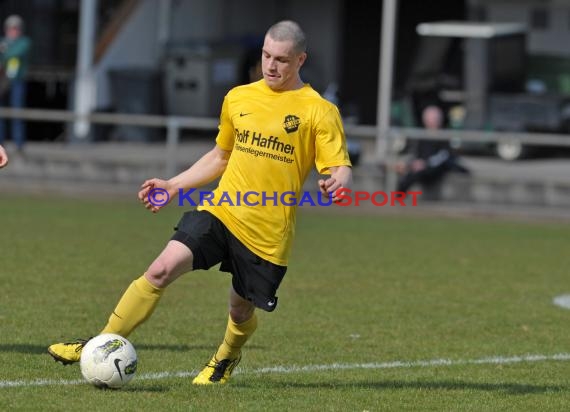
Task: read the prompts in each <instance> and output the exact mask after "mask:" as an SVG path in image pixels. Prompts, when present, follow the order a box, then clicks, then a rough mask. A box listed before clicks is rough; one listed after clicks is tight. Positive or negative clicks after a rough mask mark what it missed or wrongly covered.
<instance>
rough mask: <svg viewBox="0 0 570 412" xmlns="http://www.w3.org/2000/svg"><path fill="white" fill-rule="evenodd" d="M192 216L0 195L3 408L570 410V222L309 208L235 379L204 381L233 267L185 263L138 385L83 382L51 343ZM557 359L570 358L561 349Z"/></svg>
mask: <svg viewBox="0 0 570 412" xmlns="http://www.w3.org/2000/svg"><path fill="white" fill-rule="evenodd" d="M181 212H182V210H181V208H179V207H176V206H173V207H171V208H170V209H166V210H164V211H163V212H161V213H160V214H158V215H152V214H150V213H148V212H147V211H146V210H144V209H143V208H142V207H141V206H140V205H139V204H138V203H136V202H135V201H133V202H128V201H114V202H112V201H110V200H99V201H91V200H72V199H67V200H57V199H55V198H51V199H43V198H40V197H7V196H5V195H4V196H3V197H2V199H0V219H1V225H0V247H1V254H2V258H1V261H0V276H1V277H0V278H1V286H2V287H1V301H0V325H1V326H0V410H2V411H40V410H41V411H62V410H90V411H111V410H121V411H210V410H211V411H214V410H216V411H217V410H228V411H267V410H272V411H281V410H287V411H365V410H366V411H379V410H387V411H403V410H406V411H409V410H417V411H539V410H540V411H562V410H568V405H569V404H570V383H569V377H570V311H568V310H565V309H562V308H560V307H557V306H555V305H553V303H552V300H553V298H554V297H555V296H558V295H562V294H565V293H570V276H569V274H570V273H569V269H568V268H569V267H570V252H569V251H570V226H569V225H561V224H558V225H557V224H553V223H549V224H546V223H537V222H534V223H522V222H502V221H497V220H483V219H477V220H472V221H469V220H462V219H457V218H454V219H446V218H440V217H437V218H436V217H418V216H416V217H414V216H403V215H400V216H390V215H386V214H383V215H382V214H378V215H376V216H372V215H370V214H369V215H357V214H354V213H349V212H348V211H346V210H340V209H339V212H340V213H338V214H335V213H325V214H317V213H314V212H311V213H309V212H306V211H302V213H301V214H300V216H299V221H298V229H297V240H296V243H295V247H294V251H293V256H292V259H291V264H290V266H289V271H288V273H287V276H286V277H285V280H284V282H283V284H282V287H281V289H280V291H279V293H278V295H279V299H280V303H279V307H278V309H277V310H276V311H275V312H274V313H272V314H267V313H259V317H260V324H259V329H258V331H257V332H256V334H255V335H254V337H253V338H252V340H251V341H250V342H249V343H248V345H247V346H246V348H245V350H244V358H243V360H242V363H241V364H240V366H239V367H238V369H237V372H236V373H235V375H234V377H233V378H232V381H231V383H230V384H228V385H226V386H221V387H206V388H204V387H193V386H192V385H191V383H190V382H191V376H192V375H193V374H195V373H196V371H197V370H198V369H199V368H201V366H202V365H203V364H204V363H205V362H206V361H207V360H208V359H209V357H210V356H211V354H212V353H213V351H214V350H215V348H216V347H217V345H218V343H219V341H220V339H221V338H222V335H223V331H224V327H225V323H226V318H227V294H228V287H229V276H228V275H226V274H221V273H219V272H217V271H216V270H210V271H199V272H195V273H190V274H188V275H186V276H185V277H183V278H181V279H179V280H178V281H177V282H176V283H174V284H173V285H172V286H171V287H170V288H169V290H168V291H167V292H166V294H165V296H164V299H163V301H162V302H161V304H160V305H159V307H158V309H157V311H156V312H155V314H154V316H153V317H152V318H151V319H150V320H149V321H148V322H147V323H146V324H144V325H143V326H142V327H140V328H139V329H138V330H137V331H136V332H135V333H134V334H133V335H131V336H130V340H131V342H133V344H134V345H135V347H136V348H137V351H138V356H139V370H138V372H137V376H135V379H134V380H133V381H132V382H131V383H130V384H129V385H128V386H127V387H125V388H123V389H122V390H117V391H111V390H106V391H105V390H98V389H96V388H94V387H91V386H90V385H87V384H85V383H82V381H81V375H80V372H79V368H78V366H77V365H73V366H67V367H63V366H61V365H60V364H56V363H55V362H53V360H52V359H51V358H50V357H49V356H48V355H47V353H46V347H47V346H48V345H49V344H50V343H53V342H56V341H60V340H70V339H74V338H77V337H86V336H90V335H92V334H94V333H96V332H98V331H99V330H100V328H101V327H102V326H103V325H104V324H105V322H106V319H107V316H108V315H109V313H110V311H111V310H112V309H113V307H114V305H115V303H116V301H117V299H118V298H119V296H120V295H121V294H122V292H123V290H124V289H125V288H126V287H127V285H128V284H129V283H130V282H131V281H132V279H134V278H135V277H138V276H139V275H140V274H141V273H142V272H143V270H145V269H146V266H147V265H148V264H149V263H150V262H151V260H152V259H153V258H154V257H155V256H156V254H157V253H158V252H159V251H160V250H161V249H162V247H163V245H164V244H165V242H166V240H167V239H168V238H169V237H170V235H171V233H172V227H173V226H174V225H175V224H176V222H177V221H178V218H179V216H180V214H181ZM557 355H559V356H557Z"/></svg>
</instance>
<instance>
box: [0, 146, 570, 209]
mask: <svg viewBox="0 0 570 412" xmlns="http://www.w3.org/2000/svg"><path fill="white" fill-rule="evenodd" d="M212 145H213V141H212V140H211V139H201V140H196V141H192V142H188V143H183V144H181V145H180V147H179V149H178V150H177V151H176V159H175V160H176V170H177V171H182V170H184V169H185V168H187V167H188V166H189V165H191V164H192V163H194V162H195V161H196V160H197V159H199V158H200V157H201V156H202V155H203V154H204V153H206V152H207V151H208V150H209V149H210V148H211V147H212ZM8 150H9V153H10V155H11V156H10V164H9V165H8V167H6V168H4V169H2V171H0V193H1V192H8V191H10V192H51V193H54V192H55V193H79V194H81V193H85V194H87V193H100V194H103V193H106V194H112V195H128V196H133V193H136V191H137V190H138V187H139V185H140V184H141V183H142V182H143V181H144V180H145V179H148V178H150V177H162V178H166V177H168V176H166V175H165V170H166V160H167V159H166V149H165V146H164V144H134V143H105V144H92V145H78V144H76V145H70V144H56V143H30V144H29V145H28V146H27V147H26V152H25V155H23V156H19V155H17V154H16V153H14V152H13V151H12V150H11V147H10V146H8ZM465 164H466V166H468V167H469V169H470V170H471V175H469V176H465V175H461V174H449V175H448V176H447V177H446V179H445V180H444V181H443V183H442V184H441V186H440V187H438V188H435V189H434V188H432V189H425V188H419V187H417V188H414V190H422V191H423V192H424V193H423V195H422V198H421V199H420V200H422V201H434V200H435V201H441V202H447V203H450V202H457V203H462V204H491V205H492V204H496V205H503V206H505V205H521V206H536V207H555V208H561V207H562V208H564V207H568V206H569V205H570V162H568V161H567V160H566V159H550V161H547V160H545V161H541V162H537V161H535V162H527V163H516V164H508V163H505V162H503V161H500V160H498V159H488V158H482V159H478V158H466V159H465ZM317 179H318V175H317V174H316V173H313V175H312V176H311V177H310V179H309V180H308V181H307V183H306V186H305V189H306V190H315V188H316V180H317ZM384 181H385V179H384V175H383V172H382V170H381V169H380V168H378V167H377V166H375V165H374V164H373V163H372V162H370V161H367V162H365V163H363V164H360V165H358V166H357V167H355V168H354V186H353V190H355V191H356V190H362V191H368V192H374V191H383V190H385V186H384Z"/></svg>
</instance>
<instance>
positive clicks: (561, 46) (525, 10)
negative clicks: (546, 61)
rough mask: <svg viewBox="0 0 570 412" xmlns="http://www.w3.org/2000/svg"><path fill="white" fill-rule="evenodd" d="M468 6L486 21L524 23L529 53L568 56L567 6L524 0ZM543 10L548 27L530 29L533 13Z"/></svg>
mask: <svg viewBox="0 0 570 412" xmlns="http://www.w3.org/2000/svg"><path fill="white" fill-rule="evenodd" d="M471 5H472V6H476V7H479V8H481V9H482V10H483V17H484V20H485V21H493V22H517V23H524V24H526V25H527V27H528V29H529V36H528V52H529V53H530V54H552V55H560V56H568V55H569V51H568V50H569V49H568V41H569V39H570V2H568V1H551V2H544V1H540V0H534V1H532V0H526V1H525V0H523V1H518V2H513V1H505V0H493V1H489V0H479V1H476V0H471ZM541 9H542V10H544V12H545V14H546V20H547V27H545V28H537V27H533V17H532V15H533V11H536V10H541Z"/></svg>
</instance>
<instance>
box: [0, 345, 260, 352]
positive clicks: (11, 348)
mask: <svg viewBox="0 0 570 412" xmlns="http://www.w3.org/2000/svg"><path fill="white" fill-rule="evenodd" d="M48 346H49V344H45V345H32V344H27V343H3V344H0V353H5V352H15V353H30V354H38V353H41V354H43V353H47V348H48ZM217 347H218V346H217V344H216V342H214V343H212V345H168V344H144V343H140V344H137V343H135V348H136V349H137V350H141V351H142V350H160V351H167V352H189V351H193V350H212V351H214V350H216V348H217ZM248 349H264V347H263V346H259V345H248Z"/></svg>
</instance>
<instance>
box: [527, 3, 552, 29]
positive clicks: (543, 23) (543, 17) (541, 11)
mask: <svg viewBox="0 0 570 412" xmlns="http://www.w3.org/2000/svg"><path fill="white" fill-rule="evenodd" d="M549 17H550V16H549V15H548V10H547V9H545V8H542V7H540V8H535V9H532V10H531V12H530V27H531V28H533V29H536V30H546V29H548V26H549V23H550V19H549Z"/></svg>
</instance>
